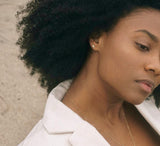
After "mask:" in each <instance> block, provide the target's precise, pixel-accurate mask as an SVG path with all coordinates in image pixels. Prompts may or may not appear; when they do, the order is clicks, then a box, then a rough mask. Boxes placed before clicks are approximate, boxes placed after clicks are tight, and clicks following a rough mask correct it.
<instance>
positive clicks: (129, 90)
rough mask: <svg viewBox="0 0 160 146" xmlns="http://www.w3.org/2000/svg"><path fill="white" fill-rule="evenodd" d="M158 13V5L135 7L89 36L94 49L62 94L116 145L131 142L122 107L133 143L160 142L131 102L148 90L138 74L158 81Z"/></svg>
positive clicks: (159, 67) (142, 96)
mask: <svg viewBox="0 0 160 146" xmlns="http://www.w3.org/2000/svg"><path fill="white" fill-rule="evenodd" d="M159 18H160V12H159V11H157V10H153V9H150V10H147V9H138V10H136V11H133V12H132V13H131V14H129V15H128V16H126V17H125V18H122V19H120V20H119V22H118V23H117V25H116V26H115V27H114V29H113V30H111V31H110V32H108V33H106V32H103V33H102V34H101V36H100V37H99V38H98V39H92V38H90V39H89V43H90V46H91V47H92V45H94V47H92V49H93V51H92V53H91V54H90V56H89V57H88V60H87V61H86V64H85V65H84V67H83V68H82V70H81V71H80V72H79V74H78V76H77V77H76V78H75V79H74V81H73V83H72V85H71V87H70V88H69V90H68V91H67V92H66V94H65V96H64V98H63V100H62V102H63V103H64V104H66V105H67V106H68V107H70V108H71V109H72V110H73V111H75V112H76V113H78V114H79V115H80V116H81V117H82V118H83V119H84V120H87V121H88V122H89V123H91V124H92V125H93V126H94V127H96V129H97V130H98V131H99V133H100V134H101V135H102V136H103V137H104V138H105V139H106V140H107V141H108V142H109V143H110V144H111V145H113V146H118V143H117V142H115V141H118V142H119V143H121V144H125V145H127V146H130V145H133V143H132V140H131V137H130V136H129V134H128V129H127V127H126V123H125V120H124V116H123V111H125V113H126V117H127V121H128V123H129V126H130V128H131V131H132V134H133V136H134V139H135V142H136V145H139V146H143V145H145V146H152V145H153V146H156V145H157V146H158V144H159V143H160V138H159V136H157V135H156V134H155V132H154V131H153V129H152V128H151V127H150V126H149V125H148V124H147V122H146V121H145V120H144V119H143V118H142V117H141V115H140V114H139V113H138V111H137V110H136V109H135V107H134V106H133V105H136V104H140V103H142V102H143V101H144V100H145V99H146V98H147V97H148V96H149V95H150V94H151V93H149V92H146V91H145V90H144V89H143V88H142V87H141V85H140V84H139V83H137V82H136V80H144V79H149V80H152V81H153V82H154V83H155V86H154V88H156V87H157V86H158V85H159V84H160V19H159ZM144 30H145V31H144ZM146 31H147V32H146ZM148 32H150V33H151V34H153V35H154V37H153V36H151V35H148ZM155 37H156V38H155ZM106 131H109V133H110V135H112V138H111V137H110V136H109V134H108V133H107V132H106ZM119 131H121V134H119ZM142 137H143V140H142ZM113 138H115V140H113Z"/></svg>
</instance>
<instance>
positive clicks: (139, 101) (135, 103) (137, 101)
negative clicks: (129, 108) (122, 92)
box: [127, 98, 146, 105]
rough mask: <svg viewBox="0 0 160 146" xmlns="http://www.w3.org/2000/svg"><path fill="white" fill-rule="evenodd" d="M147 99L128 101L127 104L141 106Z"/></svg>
mask: <svg viewBox="0 0 160 146" xmlns="http://www.w3.org/2000/svg"><path fill="white" fill-rule="evenodd" d="M145 99H146V98H133V99H130V100H128V101H127V102H128V103H130V104H133V105H139V104H141V103H142V102H143V101H144V100H145Z"/></svg>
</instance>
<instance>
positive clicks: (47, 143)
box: [18, 79, 160, 146]
mask: <svg viewBox="0 0 160 146" xmlns="http://www.w3.org/2000/svg"><path fill="white" fill-rule="evenodd" d="M71 82H72V80H71V79H70V80H66V81H64V82H61V83H60V84H59V85H57V86H56V87H55V88H54V89H53V90H52V91H51V93H50V94H49V96H48V99H47V104H46V108H45V112H44V116H43V118H42V119H41V120H40V121H39V122H38V123H37V124H36V125H35V127H34V128H33V129H32V131H31V132H30V133H29V135H28V136H27V137H26V138H25V139H24V140H23V141H22V142H21V143H20V144H19V145H18V146H110V144H109V143H108V142H107V141H106V140H105V139H104V137H103V136H102V135H101V134H100V133H99V132H98V131H97V130H96V128H95V127H93V126H92V125H91V124H90V123H88V122H87V121H85V120H83V119H82V118H81V117H80V116H79V115H78V114H76V113H75V112H74V111H72V110H71V109H70V108H69V107H67V106H66V105H65V104H63V103H62V102H61V100H62V98H63V96H64V94H65V92H66V91H67V89H68V88H69V87H70V85H71ZM136 108H137V109H138V110H139V112H140V113H141V114H142V115H143V117H144V118H145V119H146V120H147V121H148V123H149V124H150V125H151V126H152V127H153V129H154V130H155V131H156V132H157V133H158V134H159V135H160V111H159V110H158V108H157V107H156V106H155V104H154V103H153V101H152V100H146V101H144V102H143V103H142V104H140V105H138V106H136Z"/></svg>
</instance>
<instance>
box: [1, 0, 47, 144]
mask: <svg viewBox="0 0 160 146" xmlns="http://www.w3.org/2000/svg"><path fill="white" fill-rule="evenodd" d="M26 2H27V0H0V146H16V145H17V144H18V143H20V142H21V141H22V140H23V139H24V138H25V137H26V136H27V134H28V133H29V132H30V130H31V129H32V128H33V126H34V125H35V124H36V123H37V122H38V121H39V120H40V119H41V118H42V115H43V111H44V107H45V103H46V100H47V93H46V90H45V89H42V88H41V87H40V85H39V83H38V76H33V77H31V76H30V75H29V70H28V69H27V68H26V67H25V66H24V64H23V62H22V61H21V60H19V59H18V57H17V56H18V54H19V47H18V46H16V45H15V42H16V40H17V38H18V34H17V33H16V18H15V14H16V11H17V10H18V8H19V7H21V6H23V5H24V4H25V3H26Z"/></svg>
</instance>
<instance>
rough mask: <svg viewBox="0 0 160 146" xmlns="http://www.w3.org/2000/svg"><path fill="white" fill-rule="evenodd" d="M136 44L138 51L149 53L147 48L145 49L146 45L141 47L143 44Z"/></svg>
mask: <svg viewBox="0 0 160 146" xmlns="http://www.w3.org/2000/svg"><path fill="white" fill-rule="evenodd" d="M135 43H136V45H137V46H138V49H140V50H141V51H144V52H145V51H149V50H150V48H149V47H147V46H146V45H143V44H141V43H138V42H135Z"/></svg>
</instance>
